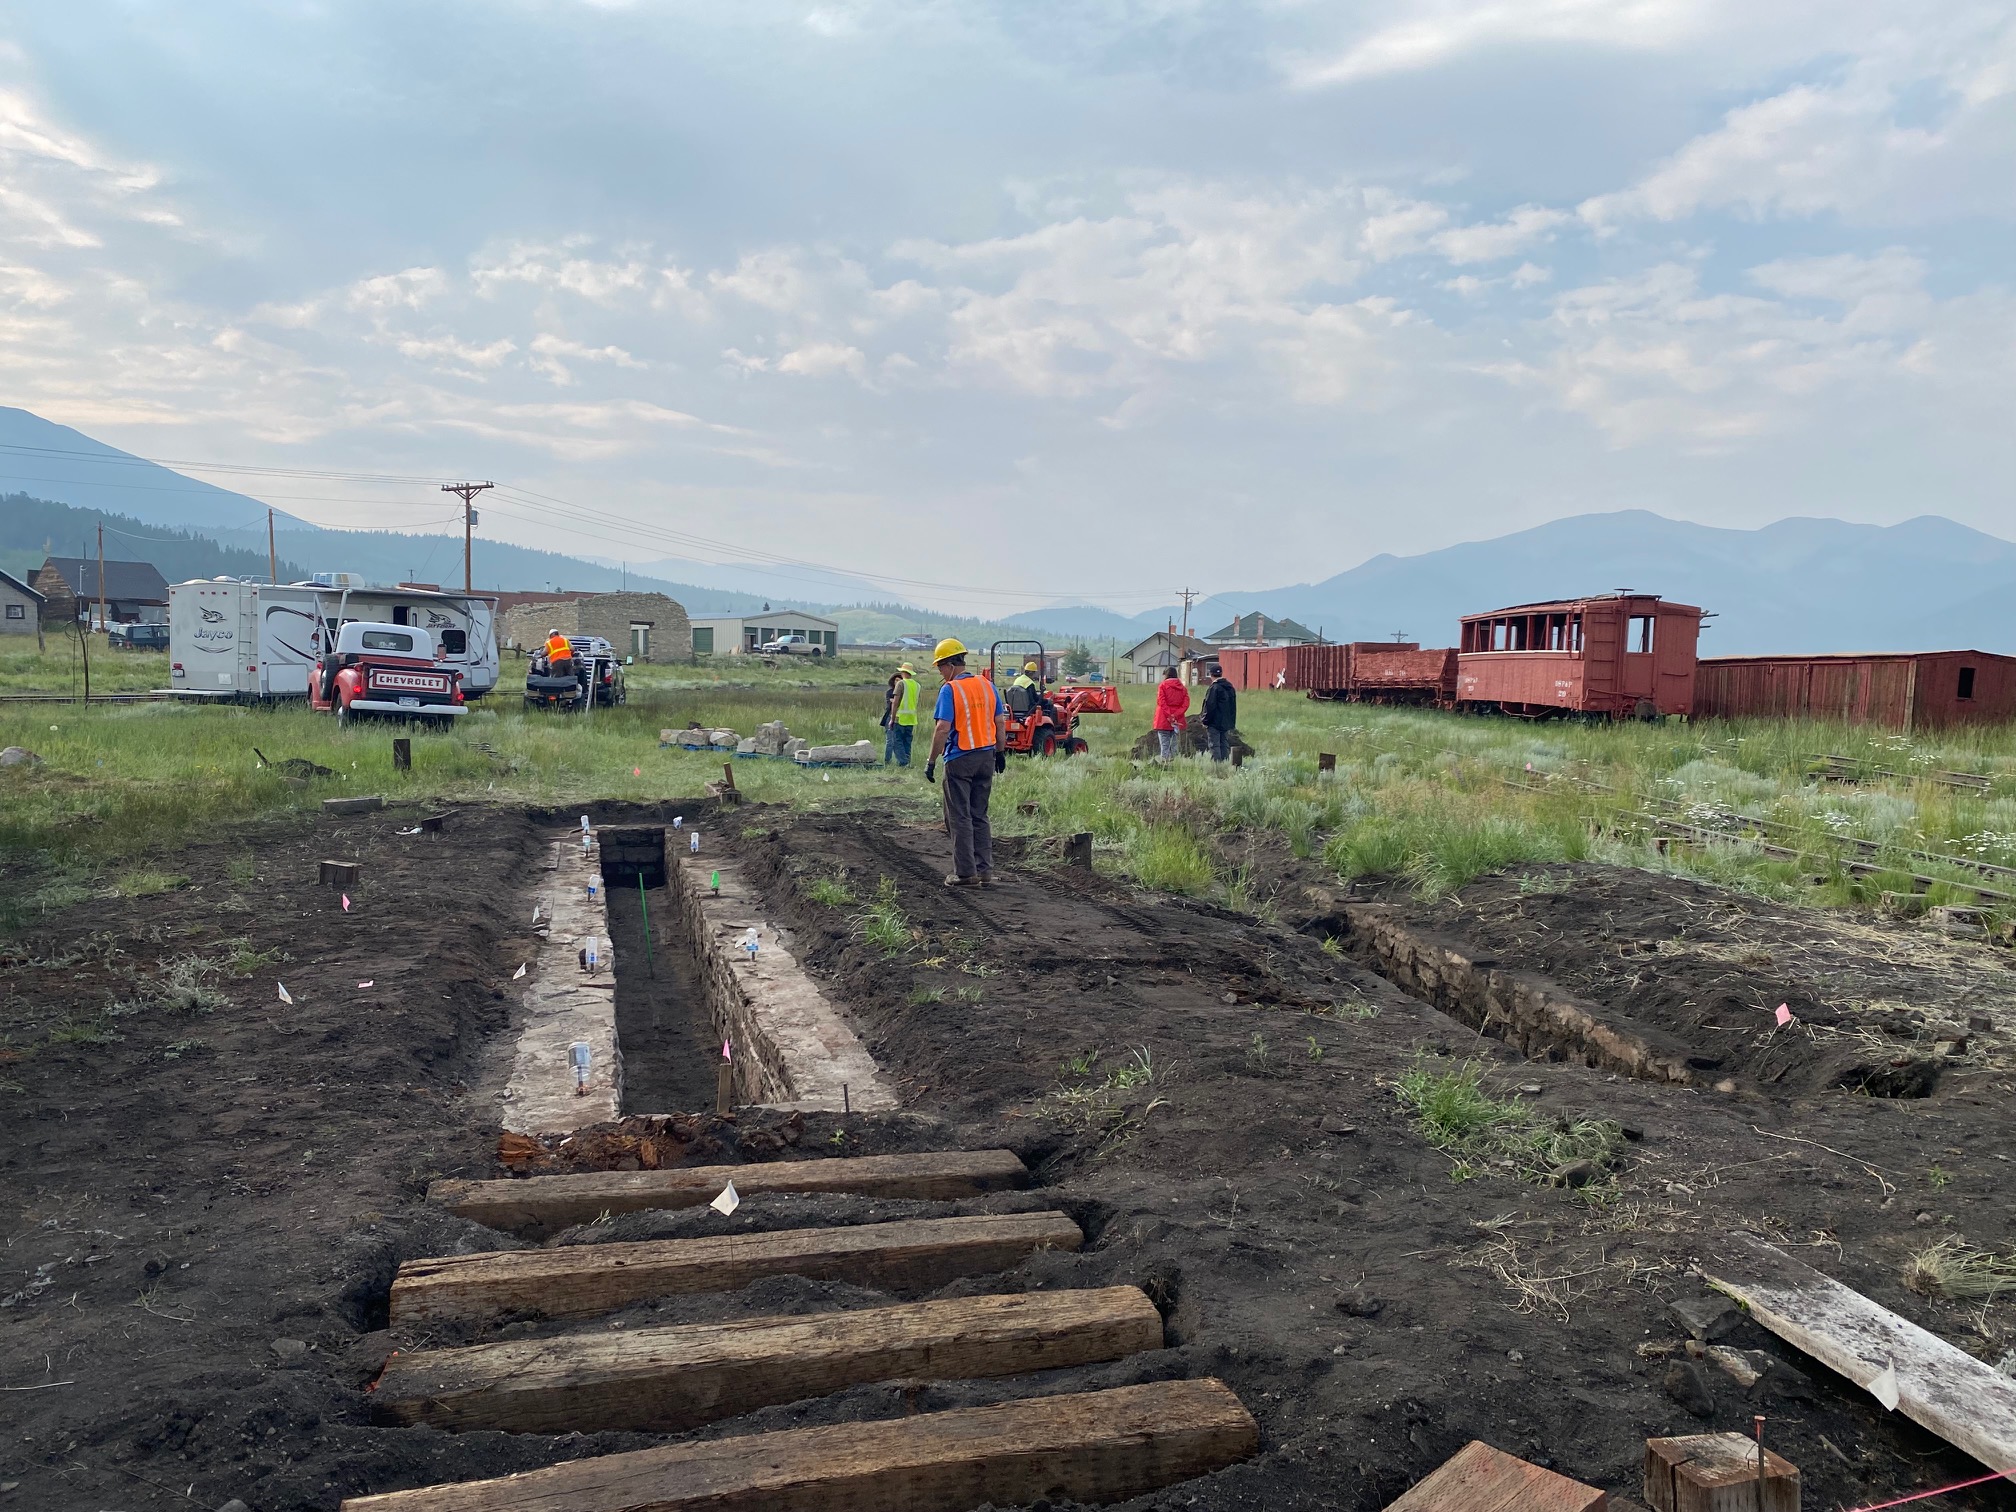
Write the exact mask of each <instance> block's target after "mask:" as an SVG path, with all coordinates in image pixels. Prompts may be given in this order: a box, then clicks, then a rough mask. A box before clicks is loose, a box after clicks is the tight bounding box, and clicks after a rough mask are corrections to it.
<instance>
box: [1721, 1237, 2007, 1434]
mask: <svg viewBox="0 0 2016 1512" xmlns="http://www.w3.org/2000/svg"><path fill="white" fill-rule="evenodd" d="M1720 1249H1721V1253H1720V1254H1718V1255H1716V1256H1715V1257H1714V1258H1713V1259H1711V1260H1709V1261H1705V1262H1704V1263H1703V1265H1702V1267H1701V1269H1702V1274H1703V1276H1704V1277H1705V1278H1706V1279H1707V1281H1708V1282H1709V1284H1710V1285H1712V1286H1715V1287H1718V1288H1720V1289H1721V1290H1723V1291H1725V1292H1727V1293H1728V1294H1729V1295H1730V1296H1732V1297H1734V1298H1735V1299H1736V1300H1737V1301H1738V1302H1741V1303H1742V1304H1743V1305H1744V1306H1745V1307H1747V1308H1748V1309H1749V1310H1750V1315H1751V1316H1752V1317H1753V1318H1755V1319H1756V1320H1757V1321H1758V1322H1759V1323H1761V1324H1763V1325H1764V1327H1766V1328H1768V1329H1770V1330H1771V1332H1773V1333H1775V1334H1776V1335H1778V1337H1779V1338H1781V1339H1783V1340H1784V1341H1785V1342H1786V1343H1788V1344H1790V1345H1792V1346H1794V1347H1795V1348H1797V1349H1801V1350H1804V1351H1805V1352H1806V1353H1807V1354H1809V1355H1811V1356H1812V1357H1813V1358H1814V1359H1816V1360H1818V1361H1819V1362H1820V1363H1821V1364H1823V1365H1825V1366H1826V1367H1827V1368H1828V1369H1830V1370H1833V1371H1835V1372H1837V1373H1838V1374H1840V1375H1844V1376H1846V1377H1847V1378H1848V1379H1849V1380H1851V1381H1853V1382H1854V1383H1855V1384H1856V1385H1857V1386H1860V1387H1862V1388H1864V1389H1865V1390H1867V1391H1869V1392H1870V1393H1871V1394H1872V1395H1875V1396H1876V1397H1877V1399H1878V1400H1879V1401H1882V1402H1883V1403H1884V1405H1885V1406H1891V1405H1892V1402H1893V1401H1894V1404H1895V1410H1897V1411H1899V1412H1902V1413H1903V1414H1904V1415H1905V1416H1906V1417H1908V1418H1910V1419H1911V1420H1912V1421H1913V1422H1914V1423H1917V1424H1918V1425H1919V1426H1920V1427H1922V1428H1926V1429H1929V1430H1930V1431H1931V1432H1933V1433H1936V1434H1938V1435H1939V1437H1941V1438H1943V1439H1944V1440H1946V1442H1947V1443H1949V1444H1951V1445H1953V1446H1954V1447H1955V1448H1956V1449H1963V1450H1965V1451H1966V1452H1967V1453H1969V1454H1971V1455H1973V1456H1974V1458H1975V1459H1977V1460H1979V1461H1980V1462H1981V1463H1982V1464H1984V1465H1986V1466H1987V1467H1988V1468H1989V1469H1990V1470H1997V1471H2000V1470H2006V1469H2008V1468H2009V1467H2010V1466H2012V1465H2016V1381H2012V1380H2010V1379H2009V1377H2007V1376H2005V1375H2003V1374H2002V1373H2001V1372H2000V1371H1998V1370H1995V1369H1993V1368H1992V1367H1990V1366H1987V1365H1984V1364H1982V1363H1981V1361H1979V1360H1977V1359H1975V1358H1974V1357H1973V1356H1972V1355H1970V1354H1967V1353H1965V1352H1964V1351H1962V1350H1960V1349H1956V1348H1955V1347H1954V1346H1953V1345H1951V1344H1948V1343H1947V1342H1946V1341H1945V1340H1944V1339H1942V1338H1939V1337H1938V1336H1937V1335H1935V1334H1930V1333H1927V1332H1926V1331H1925V1330H1924V1329H1922V1328H1920V1327H1919V1326H1918V1325H1917V1324H1915V1323H1913V1322H1910V1321H1909V1320H1908V1319H1905V1318H1901V1317H1899V1316H1898V1315H1897V1314H1896V1313H1894V1312H1891V1311H1890V1310H1889V1309H1888V1308H1887V1307H1879V1306H1878V1305H1877V1304H1876V1303H1874V1302H1871V1301H1870V1300H1869V1299H1868V1298H1867V1297H1865V1296H1863V1295H1862V1294H1861V1293H1860V1292H1858V1291H1855V1290H1853V1289H1852V1288H1849V1287H1846V1286H1843V1285H1842V1284H1841V1283H1840V1282H1839V1281H1836V1280H1834V1279H1833V1278H1832V1277H1830V1276H1826V1275H1823V1274H1821V1273H1820V1272H1819V1271H1817V1270H1815V1269H1813V1267H1812V1266H1810V1265H1806V1264H1804V1263H1803V1262H1801V1261H1798V1260H1794V1259H1793V1258H1792V1257H1791V1256H1790V1255H1788V1254H1786V1253H1785V1252H1784V1251H1783V1250H1781V1249H1779V1248H1778V1247H1777V1246H1775V1245H1772V1244H1767V1243H1765V1242H1764V1241H1763V1240H1762V1239H1759V1238H1757V1237H1756V1236H1755V1235H1753V1234H1745V1233H1740V1232H1739V1233H1735V1234H1731V1235H1730V1236H1729V1237H1728V1239H1727V1240H1726V1241H1725V1242H1724V1243H1723V1244H1722V1245H1721V1246H1720ZM1892 1391H1894V1392H1895V1396H1894V1398H1892V1397H1891V1395H1890V1393H1891V1392H1892Z"/></svg>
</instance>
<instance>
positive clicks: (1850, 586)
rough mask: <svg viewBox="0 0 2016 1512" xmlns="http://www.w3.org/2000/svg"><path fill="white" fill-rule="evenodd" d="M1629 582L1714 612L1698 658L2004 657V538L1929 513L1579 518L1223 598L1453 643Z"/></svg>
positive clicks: (1329, 626) (1345, 629) (1327, 631)
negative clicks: (1481, 617)
mask: <svg viewBox="0 0 2016 1512" xmlns="http://www.w3.org/2000/svg"><path fill="white" fill-rule="evenodd" d="M1616 588H1633V589H1636V590H1638V591H1639V592H1641V593H1658V594H1662V595H1664V596H1665V597H1666V598H1669V599H1675V600H1678V601H1680V602H1682V603H1688V604H1699V605H1700V606H1701V607H1702V608H1704V609H1707V610H1710V611H1711V612H1713V613H1714V614H1715V615H1716V618H1714V619H1712V620H1709V621H1708V622H1707V629H1706V632H1705V633H1704V634H1703V636H1702V637H1701V648H1702V653H1703V654H1704V655H1709V656H1715V655H1721V656H1735V655H1759V654H1766V653H1771V652H1818V651H1905V650H1937V649H1944V648H1951V649H1968V650H1981V651H2000V652H2004V653H2009V654H2016V544H2012V543H2011V542H2008V541H2005V540H2002V539H2000V538H1999V537H1996V536H1991V535H1986V534H1983V533H1982V532H1981V531H1978V530H1971V529H1969V528H1968V527H1966V526H1964V525H1959V524H1956V523H1955V522H1953V521H1952V520H1948V519H1944V518H1941V517H1939V516H1937V515H1921V516H1919V517H1918V518H1916V519H1913V520H1906V521H1904V522H1903V523H1902V524H1899V525H1888V526H1885V525H1853V524H1849V523H1847V522H1845V521H1842V520H1820V519H1786V520H1780V521H1778V522H1777V523H1776V524H1772V525H1766V526H1764V527H1763V528H1761V529H1758V530H1728V529H1722V528H1718V527H1715V526H1709V525H1695V524H1690V523H1688V522H1687V521H1684V520H1669V519H1666V518H1665V517H1664V516H1661V515H1656V514H1652V513H1650V512H1648V511H1646V510H1623V511H1619V512H1617V513H1615V514H1595V515H1577V516H1574V517H1572V518H1569V519H1563V520H1553V521H1550V522H1549V523H1547V524H1545V525H1540V526H1536V527H1534V528H1533V529H1531V530H1522V531H1518V532H1516V533H1515V534H1512V535H1507V536H1500V537H1498V538H1497V539H1495V540H1488V541H1467V542H1464V543H1463V544H1461V545H1458V546H1448V547H1444V548H1443V549H1441V550H1439V551H1430V552H1425V553H1423V554H1422V555H1420V556H1410V557H1396V556H1378V557H1374V558H1372V560H1370V561H1368V562H1364V563H1361V564H1360V565H1359V566H1357V567H1354V568H1352V569H1351V570H1350V571H1349V572H1343V573H1339V574H1338V575H1337V576H1336V577H1333V578H1327V579H1325V580H1324V581H1323V582H1320V583H1302V584H1297V585H1295V586H1293V587H1288V588H1277V589H1271V590H1268V591H1264V592H1254V593H1221V594H1218V595H1217V596H1216V598H1217V601H1218V602H1219V603H1220V604H1224V603H1227V602H1236V603H1237V604H1238V605H1240V606H1241V607H1242V609H1246V608H1251V609H1261V610H1265V611H1266V613H1267V614H1269V615H1270V616H1273V615H1288V616H1292V617H1294V618H1295V619H1298V620H1301V621H1302V622H1303V623H1305V624H1307V625H1310V626H1312V627H1316V628H1320V629H1321V630H1322V631H1323V634H1324V636H1325V637H1326V638H1327V639H1329V640H1333V641H1344V640H1383V639H1387V638H1390V637H1391V636H1392V634H1393V633H1394V632H1395V631H1402V630H1404V631H1405V632H1406V633H1407V637H1408V638H1409V639H1410V640H1418V641H1420V642H1421V644H1423V645H1435V646H1446V645H1452V644H1454V642H1455V637H1456V633H1457V623H1458V621H1459V620H1460V619H1461V617H1462V616H1463V615H1465V614H1476V613H1480V612H1482V611H1484V610H1488V609H1499V608H1506V607H1509V606H1511V605H1514V604H1524V603H1535V602H1539V601H1542V600H1546V599H1553V598H1569V597H1576V596H1580V595H1583V594H1591V593H1605V592H1609V591H1610V590H1612V589H1616Z"/></svg>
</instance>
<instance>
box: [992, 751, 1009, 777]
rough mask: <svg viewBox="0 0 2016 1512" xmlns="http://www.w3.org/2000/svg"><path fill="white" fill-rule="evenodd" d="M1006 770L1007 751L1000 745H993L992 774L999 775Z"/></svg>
mask: <svg viewBox="0 0 2016 1512" xmlns="http://www.w3.org/2000/svg"><path fill="white" fill-rule="evenodd" d="M1007 770H1008V753H1007V752H1006V751H1004V750H1002V749H1001V747H999V746H996V747H994V775H995V776H996V777H999V776H1000V775H1001V774H1002V773H1003V772H1005V771H1007Z"/></svg>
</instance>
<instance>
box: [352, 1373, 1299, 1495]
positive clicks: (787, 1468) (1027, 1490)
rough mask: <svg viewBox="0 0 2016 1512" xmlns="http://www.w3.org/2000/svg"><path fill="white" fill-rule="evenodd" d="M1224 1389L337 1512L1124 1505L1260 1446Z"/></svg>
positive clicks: (941, 1421) (609, 1460)
mask: <svg viewBox="0 0 2016 1512" xmlns="http://www.w3.org/2000/svg"><path fill="white" fill-rule="evenodd" d="M1259 1445H1260V1430H1259V1428H1258V1427H1257V1426H1256V1425H1255V1423H1254V1421H1253V1418H1252V1416H1251V1415H1250V1414H1249V1413H1248V1412H1247V1411H1246V1409H1245V1408H1244V1407H1242V1406H1241V1405H1240V1403H1239V1399H1238V1398H1237V1397H1236V1396H1234V1395H1233V1394H1232V1392H1231V1390H1230V1388H1228V1387H1227V1386H1226V1385H1225V1383H1224V1382H1222V1381H1217V1380H1208V1379H1207V1380H1201V1381H1157V1382H1155V1383H1153V1384H1152V1385H1147V1386H1122V1387H1119V1388H1116V1389H1115V1390H1111V1391H1090V1392H1078V1393H1073V1394H1070V1395H1066V1396H1052V1397H1038V1398H1036V1399H1034V1400H1031V1401H1015V1402H1003V1403H1000V1404H999V1405H997V1406H993V1407H966V1408H961V1409H959V1410H957V1411H953V1412H930V1413H924V1414H921V1415H919V1416H917V1417H909V1418H895V1419H890V1420H885V1421H882V1422H872V1423H840V1424H835V1425H833V1426H831V1427H823V1428H793V1429H789V1430H787V1431H785V1432H781V1433H759V1434H751V1435H749V1436H747V1437H742V1438H725V1439H714V1440H712V1441H711V1442H708V1443H699V1444H677V1445H673V1446H671V1447H669V1448H663V1449H641V1450H637V1451H635V1452H633V1453H629V1454H609V1455H603V1456H601V1457H600V1458H597V1459H581V1460H571V1461H568V1462H567V1463H565V1464H559V1465H551V1466H548V1467H547V1468H545V1469H543V1470H528V1471H526V1472H524V1473H522V1474H519V1475H510V1476H505V1477H503V1478H502V1479H498V1480H485V1481H469V1482H465V1483H463V1484H461V1485H445V1486H423V1487H420V1488H419V1489H417V1490H412V1491H392V1492H387V1493H385V1494H383V1495H378V1496H357V1497H350V1498H348V1499H347V1500H345V1501H344V1503H343V1512H553V1509H556V1508H561V1507H564V1508H566V1509H568V1512H698V1509H702V1508H704V1509H706V1512H882V1509H885V1508H890V1507H901V1508H903V1509H904V1512H967V1509H968V1508H970V1507H975V1506H978V1505H980V1504H981V1503H983V1502H992V1503H994V1504H995V1505H997V1506H1007V1507H1012V1506H1022V1505H1025V1504H1027V1503H1029V1502H1033V1501H1036V1500H1038V1499H1040V1498H1048V1499H1050V1500H1053V1501H1077V1502H1091V1503H1104V1502H1116V1501H1125V1500H1127V1499H1128V1498H1130V1497H1135V1496H1141V1495H1145V1494H1146V1493H1148V1492H1150V1491H1155V1490H1159V1489H1161V1488H1162V1487H1164V1486H1173V1485H1175V1484H1176V1483H1177V1482H1179V1481H1186V1480H1190V1479H1193V1478H1194V1477H1196V1476H1199V1475H1208V1474H1210V1473H1211V1472H1212V1471H1214V1470H1221V1469H1223V1468H1224V1467H1225V1466H1227V1465H1230V1464H1234V1463H1236V1462H1237V1461H1239V1460H1242V1459H1245V1458H1247V1457H1248V1456H1250V1455H1251V1454H1253V1452H1254V1451H1255V1450H1256V1449H1258V1448H1259Z"/></svg>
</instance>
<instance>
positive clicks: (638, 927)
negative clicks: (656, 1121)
mask: <svg viewBox="0 0 2016 1512" xmlns="http://www.w3.org/2000/svg"><path fill="white" fill-rule="evenodd" d="M603 871H604V875H605V877H606V876H607V874H608V871H609V866H608V862H607V861H606V859H605V861H604V863H603ZM660 876H661V879H662V876H663V873H662V870H661V873H660ZM608 921H609V938H610V939H611V940H612V941H614V942H615V946H616V951H615V958H616V1040H617V1043H618V1044H620V1045H621V1046H622V1047H623V1111H624V1112H625V1113H704V1112H706V1111H708V1110H709V1109H711V1108H712V1107H713V1106H714V1068H715V1067H716V1066H717V1065H718V1064H719V1063H720V1060H721V1040H720V1038H719V1036H717V1035H716V1034H715V1032H714V1024H713V1018H712V1015H711V1014H710V1012H709V1010H708V1005H707V991H706V982H705V978H704V975H703V973H702V972H701V970H700V962H699V959H698V956H697V953H696V947H695V945H694V941H693V938H692V935H691V934H690V933H689V932H688V931H687V929H686V926H685V921H684V918H683V916H682V915H681V914H680V912H679V909H678V907H677V905H676V904H675V902H674V901H673V897H672V891H671V889H670V888H668V887H666V886H665V885H664V884H663V881H662V880H661V881H660V883H659V885H658V886H656V887H650V886H645V887H641V888H640V887H639V886H638V884H637V883H636V882H629V883H625V882H622V881H620V880H617V879H610V881H609V914H608Z"/></svg>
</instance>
